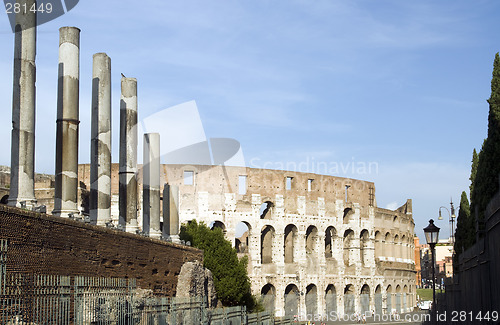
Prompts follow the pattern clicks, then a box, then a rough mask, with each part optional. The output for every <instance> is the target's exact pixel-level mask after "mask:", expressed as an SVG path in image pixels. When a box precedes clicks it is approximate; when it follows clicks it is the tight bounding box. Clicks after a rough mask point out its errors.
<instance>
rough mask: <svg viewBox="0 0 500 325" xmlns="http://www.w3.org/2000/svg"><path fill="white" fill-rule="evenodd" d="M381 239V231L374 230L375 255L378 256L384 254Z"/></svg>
mask: <svg viewBox="0 0 500 325" xmlns="http://www.w3.org/2000/svg"><path fill="white" fill-rule="evenodd" d="M383 241H384V238H383V236H382V233H381V232H380V231H378V230H377V231H376V232H375V257H376V258H377V257H379V256H384V254H383V253H382V251H383V249H384V248H383V246H382V245H383Z"/></svg>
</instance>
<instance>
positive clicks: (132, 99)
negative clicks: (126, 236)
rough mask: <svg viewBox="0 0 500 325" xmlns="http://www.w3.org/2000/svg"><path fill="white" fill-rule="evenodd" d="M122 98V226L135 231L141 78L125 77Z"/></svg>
mask: <svg viewBox="0 0 500 325" xmlns="http://www.w3.org/2000/svg"><path fill="white" fill-rule="evenodd" d="M121 92H122V93H121V100H120V166H119V181H120V184H119V207H120V219H119V223H120V225H121V226H122V227H123V228H124V229H125V231H127V232H132V233H135V232H136V231H137V230H138V229H139V228H138V225H137V80H136V79H135V78H122V80H121Z"/></svg>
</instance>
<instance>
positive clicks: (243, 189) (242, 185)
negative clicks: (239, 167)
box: [238, 175, 247, 194]
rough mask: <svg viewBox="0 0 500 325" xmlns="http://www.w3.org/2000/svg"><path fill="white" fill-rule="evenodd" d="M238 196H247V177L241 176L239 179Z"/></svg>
mask: <svg viewBox="0 0 500 325" xmlns="http://www.w3.org/2000/svg"><path fill="white" fill-rule="evenodd" d="M238 194H247V176H246V175H240V176H239V177H238Z"/></svg>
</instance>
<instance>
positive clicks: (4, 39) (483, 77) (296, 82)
mask: <svg viewBox="0 0 500 325" xmlns="http://www.w3.org/2000/svg"><path fill="white" fill-rule="evenodd" d="M498 13H500V2H498V1H494V0H491V1H474V2H471V1H448V0H447V1H427V0H422V1H401V0H398V1H384V0H378V1H354V0H350V1H333V0H331V1H330V0H314V1H313V0H307V1H305V0H303V1H294V0H287V1H285V0H275V1H269V0H252V1H248V0H227V1H218V0H211V1H201V0H200V1H192V0H186V1H149V0H145V1H126V0H125V1H96V0H81V1H80V3H79V4H78V5H77V6H76V7H75V8H74V9H73V10H71V11H70V12H69V13H67V14H65V15H64V16H62V17H60V18H57V19H55V20H54V21H51V22H49V23H46V24H44V25H42V26H40V27H39V28H38V47H37V121H36V123H37V124H36V170H37V171H38V172H46V173H54V156H55V154H54V150H55V120H56V96H57V91H56V90H57V62H58V37H59V36H58V29H59V27H62V26H77V27H79V28H80V29H81V30H82V33H81V68H80V87H81V89H80V96H81V97H80V119H81V124H80V158H79V160H80V162H81V163H86V162H89V149H90V141H89V139H90V95H91V93H90V88H91V87H90V86H91V73H92V55H93V54H94V53H97V52H106V53H107V54H108V55H109V56H110V57H111V60H112V80H113V116H114V120H113V157H114V158H113V160H114V161H116V162H117V161H118V125H119V98H120V73H124V74H125V75H126V76H127V77H135V78H137V79H138V88H139V114H140V118H144V117H146V116H149V115H151V114H153V113H155V112H158V111H160V110H163V109H165V108H168V107H171V106H174V105H178V104H181V103H184V102H187V101H191V100H195V101H196V103H197V106H198V109H199V114H200V118H201V121H202V122H203V125H204V129H205V133H206V136H207V137H212V138H213V137H226V138H233V139H237V140H238V141H239V142H240V143H241V145H242V148H243V152H244V156H245V159H246V162H247V165H248V166H250V167H263V165H264V163H266V162H267V165H266V166H272V167H276V168H278V167H280V166H286V165H287V164H288V165H289V166H292V165H293V164H296V165H297V166H301V167H300V168H301V169H304V168H305V169H308V170H309V171H313V170H312V169H314V168H315V167H316V168H317V166H323V165H325V164H326V165H327V166H337V168H336V169H335V168H333V169H331V170H330V171H338V172H335V173H333V174H334V175H336V176H347V177H354V178H359V179H363V180H370V181H374V182H375V186H376V198H377V203H378V206H380V207H389V208H395V207H397V206H400V205H402V204H403V203H404V202H405V201H406V199H407V198H412V199H413V208H414V219H415V223H416V227H415V229H416V233H417V234H418V235H419V236H420V237H421V238H422V230H421V229H422V228H423V227H425V226H426V225H427V224H428V220H429V219H430V218H435V219H436V218H437V213H438V208H439V207H440V206H442V205H445V206H447V207H449V200H450V197H453V199H454V201H455V202H456V205H457V206H458V202H459V198H460V193H461V192H462V191H463V190H468V186H469V179H468V178H469V172H470V160H471V155H472V150H473V148H479V147H480V146H481V144H482V141H483V139H484V138H485V137H486V131H487V113H488V105H487V103H486V99H487V98H489V95H490V81H491V71H492V63H493V58H494V55H495V53H496V52H498V51H499V50H500V39H499V38H500V36H499V34H498V30H500V20H499V19H498ZM13 43H14V36H13V34H12V33H11V32H10V26H9V24H8V19H7V16H6V15H4V18H3V19H2V20H0V44H1V45H2V51H1V52H0V71H2V74H3V76H4V77H3V78H2V79H1V80H0V105H1V107H3V111H4V118H3V119H2V120H0V137H1V138H2V139H3V143H4V146H3V149H4V150H2V152H1V153H0V164H2V165H9V164H10V150H9V148H10V132H11V120H10V114H11V107H12V58H13ZM301 163H302V165H299V164H301ZM353 163H354V164H355V166H357V167H359V166H361V165H363V164H365V165H368V164H369V163H372V165H371V166H374V165H373V163H375V165H376V166H377V168H372V169H371V170H360V169H358V168H356V169H355V170H354V172H353V170H352V168H350V167H351V166H352V164H353ZM320 164H323V165H320ZM304 166H305V167H304ZM302 171H304V170H302ZM444 215H446V216H447V213H446V212H444ZM437 225H438V226H440V227H441V228H442V236H441V237H446V236H448V234H449V224H448V222H447V221H440V222H438V223H437ZM422 239H423V238H422Z"/></svg>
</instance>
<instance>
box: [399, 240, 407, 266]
mask: <svg viewBox="0 0 500 325" xmlns="http://www.w3.org/2000/svg"><path fill="white" fill-rule="evenodd" d="M406 247H407V246H406V236H405V235H403V236H402V237H401V245H400V246H399V249H400V252H401V253H400V254H399V255H400V256H401V258H402V259H403V262H405V261H406V259H407V258H408V257H407V255H406V253H407V252H408V251H407V249H406Z"/></svg>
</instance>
